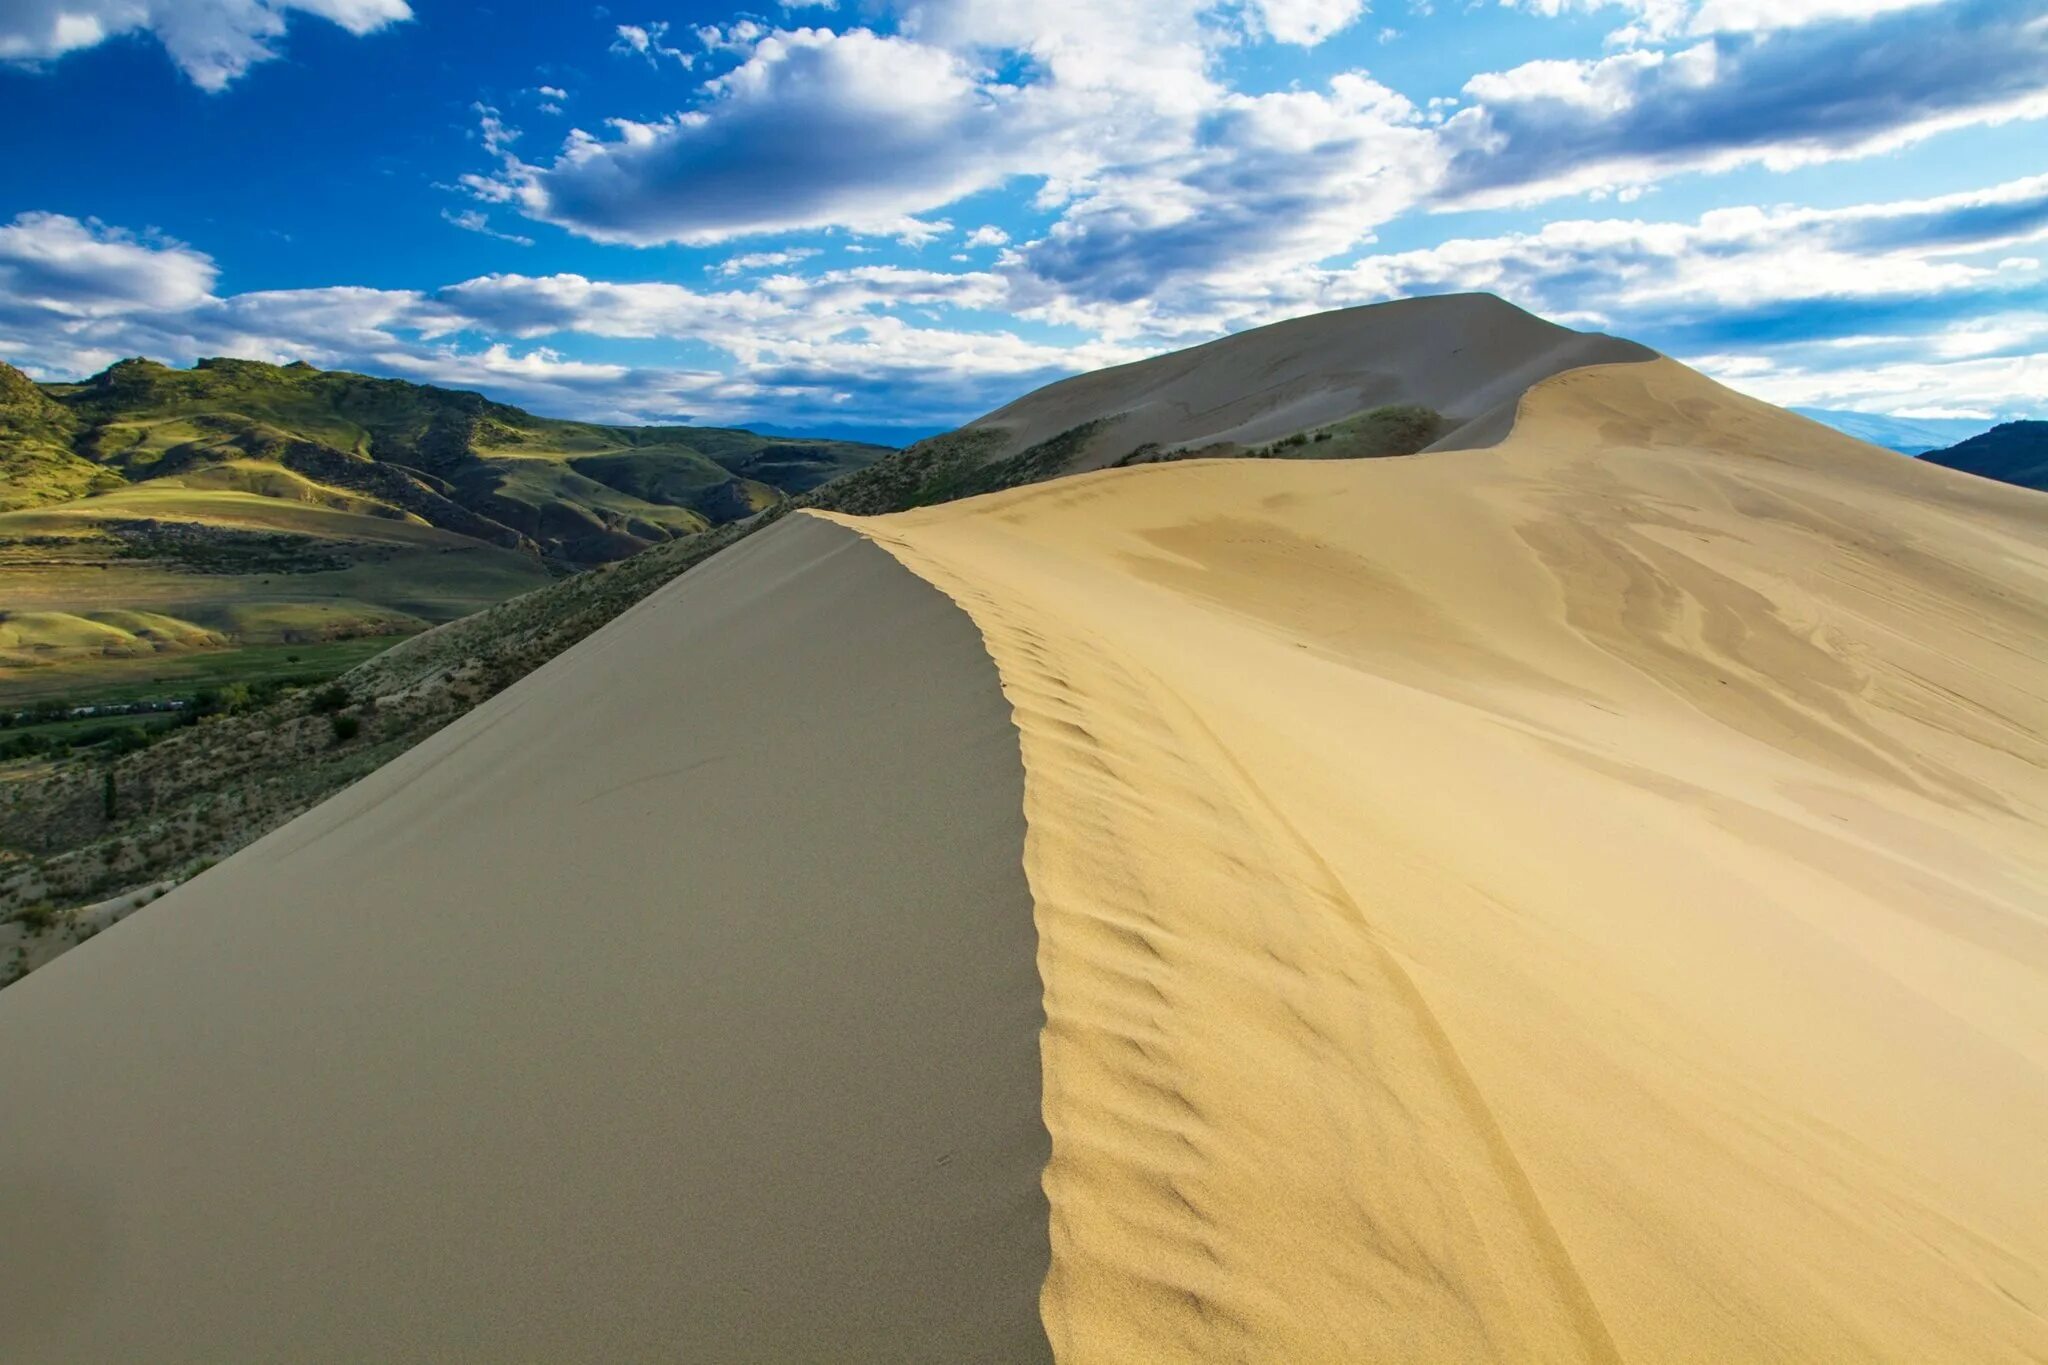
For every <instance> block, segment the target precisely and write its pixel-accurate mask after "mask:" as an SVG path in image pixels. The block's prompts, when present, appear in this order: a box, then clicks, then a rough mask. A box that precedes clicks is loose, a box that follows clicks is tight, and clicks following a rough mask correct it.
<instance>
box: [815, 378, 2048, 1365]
mask: <svg viewBox="0 0 2048 1365" xmlns="http://www.w3.org/2000/svg"><path fill="white" fill-rule="evenodd" d="M2044 506H2048V500H2043V499H2041V498H2038V497H2035V496H2034V495H2030V494H2024V493H2018V492H2014V491H2012V490H2006V489H2001V488H1996V487H1994V486H1992V485H1989V484H1983V483H1979V482H1976V481H1973V480H1968V479H1963V478H1958V477H1955V476H1952V475H1950V474H1948V473H1946V472H1945V471H1938V470H1926V469H1920V468H1917V467H1915V466H1913V465H1911V464H1909V463H1907V462H1905V461H1903V460H1899V459H1897V458H1896V457H1892V456H1889V455H1886V454H1882V453H1880V452H1878V451H1876V450H1874V449H1872V448H1870V447H1867V446H1863V445H1860V444H1858V443H1856V442H1853V441H1850V440H1848V439H1847V438H1843V437H1839V436H1836V435H1834V434H1833V433H1831V432H1828V431H1825V430H1824V429H1822V428H1820V427H1817V426H1814V425H1812V424H1810V423H1807V422H1804V421H1802V420H1800V419H1798V418H1794V417H1791V416H1789V415H1788V414H1785V413H1783V412H1780V411H1779V410H1777V409H1773V408H1769V407H1766V406H1764V405H1762V404H1758V403H1754V402H1752V401H1750V400H1748V399H1745V398H1742V397H1740V396H1738V395H1735V394H1732V393H1730V392H1728V391H1726V390H1724V389H1721V388H1719V387H1718V386H1716V385H1713V384H1711V383H1710V382H1709V381H1706V380H1704V379H1703V378H1701V377H1699V376H1698V375H1695V374H1693V373H1692V372H1690V371H1687V370H1685V369H1684V368H1683V367H1681V366H1678V365H1676V364H1674V363H1672V362H1669V361H1662V360H1659V361H1654V362H1650V363H1644V364H1628V365H1611V366H1603V367H1596V368H1590V369H1582V370H1578V371H1575V372H1571V373H1568V374H1565V375H1562V376H1560V377H1558V378H1555V379H1552V380H1549V381H1547V382H1545V383H1544V384H1542V385H1540V386H1538V387H1537V388H1535V389H1534V390H1532V391H1531V392H1530V394H1529V395H1528V396H1527V398H1526V399H1525V400H1524V403H1523V406H1522V409H1521V414H1520V419H1519V421H1518V422H1517V425H1516V427H1515V431H1514V434H1513V436H1512V438H1511V439H1510V440H1509V441H1508V442H1507V443H1506V444H1505V445H1504V446H1502V447H1500V448H1498V449H1495V450H1488V451H1480V452H1470V453H1461V454H1445V455H1432V456H1425V457H1421V458H1417V459H1412V460H1404V461H1379V462H1367V463H1347V464H1274V463H1266V462H1260V463H1233V462H1198V463H1193V464H1186V465H1175V466H1165V467H1153V468H1145V469H1135V470H1119V471H1112V472H1108V473H1104V474H1097V475H1090V476H1083V477H1081V478H1077V479H1071V480H1065V481H1062V482H1059V483H1056V484H1052V485H1047V486H1039V487H1032V488H1025V489H1019V490H1015V491H1013V492H1009V493H1004V494H999V495H995V496H992V497H988V498H983V499H978V500H975V501H973V502H970V503H965V504H959V505H955V506H950V507H942V508H935V509H930V510H926V511H920V512H914V513H907V514H904V515H901V516H895V517H886V518H879V519H874V520H867V521H859V520H850V521H848V523H847V524H849V525H851V526H853V527H854V528H855V529H857V530H859V531H861V532H862V533H863V534H865V535H867V536H869V537H871V538H872V539H874V540H875V541H876V542H878V543H879V544H881V545H883V546H884V547H886V548H887V549H889V550H890V551H891V552H892V553H893V554H895V555H896V556H897V557H898V558H899V559H900V560H901V561H902V562H903V563H904V564H905V565H907V566H908V567H910V568H911V569H912V570H914V571H915V572H916V573H918V574H920V575H922V576H923V577H925V578H926V579H928V580H929V581H931V582H932V583H934V584H936V585H938V586H939V587H941V588H942V589H944V590H945V591H946V592H948V593H950V594H951V595H952V596H953V597H954V598H955V600H957V601H958V602H959V603H960V604H961V605H962V606H963V607H964V608H965V609H966V610H967V611H968V612H969V613H970V614H971V615H972V616H973V618H974V620H975V622H976V623H977V624H978V625H979V626H980V627H981V630H982V632H983V634H984V637H985V638H986V640H987V641H988V644H989V647H990V650H991V652H992V653H993V654H994V656H995V658H996V661H997V664H998V666H999V668H1000V671H1001V674H1002V679H1003V684H1004V687H1005V690H1006V691H1007V692H1008V694H1009V696H1010V699H1011V701H1012V703H1013V705H1014V706H1015V709H1016V717H1017V722H1018V725H1019V728H1020V730H1021V732H1022V736H1023V752H1024V759H1025V769H1026V798H1025V806H1026V815H1027V820H1028V830H1027V836H1026V871H1027V874H1028V877H1029V879H1030V883H1031V888H1032V892H1033V895H1034V899H1035V902H1036V915H1037V920H1038V925H1039V968H1040V972H1041V975H1042V976H1043V980H1044V986H1045V1001H1046V1010H1047V1017H1048V1025H1047V1030H1046V1033H1045V1035H1044V1038H1043V1042H1042V1047H1043V1059H1044V1067H1045V1095H1044V1102H1045V1115H1046V1121H1047V1126H1048V1127H1049V1128H1050V1130H1051V1132H1052V1136H1053V1157H1052V1161H1051V1164H1050V1165H1049V1167H1048V1168H1047V1172H1046V1176H1045V1185H1046V1190H1047V1193H1048V1195H1049V1197H1050V1200H1051V1207H1052V1217H1053V1228H1052V1234H1053V1265H1052V1271H1051V1274H1050V1277H1049V1278H1048V1281H1047V1283H1046V1286H1045V1291H1044V1295H1043V1298H1042V1309H1043V1313H1044V1316H1045V1320H1046V1324H1047V1330H1048V1333H1049V1335H1050V1337H1051V1340H1052V1343H1053V1346H1054V1349H1055V1351H1056V1352H1057V1353H1058V1354H1059V1356H1060V1357H1061V1358H1062V1359H1064V1360H1067V1361H1093V1360H1134V1359H1166V1358H1196V1357H1200V1358H1212V1359H1222V1358H1257V1359H1264V1360H1297V1361H1298V1360H1315V1359H1339V1358H1342V1359H1354V1360H1355V1359H1400V1360H1477V1359H1485V1358H1495V1359H1503V1360H1516V1361H1526V1360H1538V1359H1542V1360H1563V1359H1595V1360H1598V1359H1613V1358H1615V1357H1617V1356H1619V1357H1623V1358H1627V1359H1632V1360H1681V1359H1682V1360H1704V1359H1723V1360H1735V1359H1741V1360H1766V1359H1770V1360H1833V1359H1855V1358H1871V1357H1888V1358H1892V1359H1899V1360H1920V1361H1927V1360H1973V1361H1990V1360H1999V1359H2018V1358H2035V1359H2038V1358H2041V1357H2042V1356H2043V1355H2044V1354H2048V1318H2044V1316H2043V1314H2044V1313H2048V1217H2044V1211H2048V1163H2044V1162H2043V1161H2042V1159H2041V1152H2042V1142H2043V1138H2044V1135H2048V1070H2044V1062H2048V975H2044V973H2048V913H2044V908H2048V838H2044V836H2043V827H2044V823H2048V818H2044V817H2048V781H2044V764H2048V743H2044V739H2043V735H2044V731H2048V659H2044V654H2048V651H2044V645H2043V641H2044V640H2048V610H2044V605H2043V604H2044V602H2048V534H2044V532H2043V525H2044V519H2043V515H2042V514H2043V510H2044Z"/></svg>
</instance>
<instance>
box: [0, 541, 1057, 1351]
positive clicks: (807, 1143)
mask: <svg viewBox="0 0 2048 1365" xmlns="http://www.w3.org/2000/svg"><path fill="white" fill-rule="evenodd" d="M681 714H688V715H690V716H692V717H693V718H695V720H696V722H697V723H694V724H691V725H677V724H674V723H673V718H674V717H675V716H677V715H681ZM1022 780H1023V778H1022V773H1021V771H1020V769H1019V767H1018V758H1017V743H1016V737H1015V731H1014V730H1013V729H1012V728H1011V726H1010V723H1009V719H1008V712H1007V708H1006V707H1005V706H1004V705H1003V701H1002V696H1001V693H1000V691H999V690H998V688H997V683H996V677H995V673H994V670H993V668H992V667H991V666H990V664H989V661H988V656H987V655H986V654H985V653H984V652H983V650H982V648H981V646H980V643H979V642H978V640H977V639H976V637H975V634H974V631H973V628H972V627H971V626H970V625H969V623H968V621H967V619H966V618H965V617H964V616H962V615H961V614H960V613H959V611H957V610H956V609H955V608H954V607H953V606H952V604H950V603H949V602H947V601H946V600H945V599H944V598H943V597H942V596H940V595H939V594H938V593H936V592H934V591H932V590H931V589H930V588H929V587H927V586H925V585H924V584H922V583H919V582H918V581H917V580H915V579H914V578H912V577H911V576H910V575H909V574H906V573H904V572H903V570H902V569H900V568H898V567H897V566H896V565H895V564H894V563H892V562H891V561H890V560H889V558H888V557H887V556H886V555H883V554H882V553H880V552H879V551H877V550H875V549H874V548H873V547H872V546H870V545H867V544H865V543H863V542H861V541H860V540H858V539H857V538H855V537H853V536H849V535H847V534H846V533H845V532H843V531H840V530H838V529H837V528H834V527H831V526H827V525H825V524H824V523H822V522H818V521H813V520H803V521H793V522H790V523H787V524H786V525H783V526H778V527H776V528H775V529H774V531H773V533H772V534H765V535H762V536H760V537H758V538H756V539H755V540H753V541H751V542H749V543H748V544H746V545H743V546H740V547H738V548H737V549H736V550H735V551H733V552H732V553H730V554H727V555H722V556H720V557H719V558H718V559H717V560H716V561H714V562H712V563H710V564H708V565H706V566H705V567H704V568H703V569H702V570H699V571H697V572H693V573H691V574H689V575H688V576H687V577H685V578H683V579H680V580H678V581H677V582H676V583H675V584H672V585H671V586H670V587H669V588H668V589H665V590H664V591H663V592H662V593H660V594H658V595H657V596H655V597H653V598H650V599H649V600H648V601H647V602H645V603H643V604H641V606H639V607H637V608H635V609H634V610H633V611H632V612H630V613H628V614H627V615H626V616H625V617H622V618H621V619H620V620H619V621H618V622H616V623H614V624H613V625H612V626H611V627H609V628H608V629H606V630H605V631H604V632H603V633H602V634H601V635H600V636H597V637H594V638H593V639H592V640H590V641H589V642H588V643H587V644H586V645H584V646H583V647H581V648H579V649H577V650H575V651H573V652H572V653H570V654H568V655H565V656H563V657H562V658H561V659H558V660H556V661H555V662H554V663H552V664H550V665H548V666H547V667H546V668H544V669H542V670H541V671H540V672H538V673H536V674H534V675H533V676H532V677H531V678H529V679H527V680H526V681H524V682H523V683H521V684H520V685H519V686H518V687H517V688H515V689H513V690H512V691H510V692H507V693H506V694H504V695H502V696H500V697H498V698H496V699H495V700H493V701H492V702H490V703H488V704H487V705H485V706H484V707H482V708H480V709H478V710H477V711H475V712H473V713H471V714H470V715H469V716H467V717H465V718H464V719H463V720H461V721H459V722H457V723H456V724H455V725H453V726H451V727H449V728H448V729H447V730H444V731H443V732H441V733H440V734H439V735H437V736H435V737H434V738H433V739H431V740H429V741H427V742H426V743H425V744H423V745H421V746H420V747H419V748H417V749H415V750H413V751H412V752H411V753H408V754H406V755H405V756H404V757H403V758H401V759H400V760H398V761H397V762H395V763H393V764H392V765H390V766H389V767H387V768H384V769H382V770H380V771H379V772H378V773H376V774H374V775H373V776H372V777H370V778H368V779H366V780H365V781H363V782H362V783H359V784H358V785H356V786H355V787H352V788H350V789H349V790H348V791H346V792H344V793H343V794H341V795H340V796H338V797H336V798H335V799H333V800H331V801H329V802H327V803H326V804H325V805H323V806H321V807H319V808H318V809H316V810H314V811H312V812H310V813H309V814H307V815H306V816H304V817H302V818H300V819H298V820H296V821H294V822H293V823H292V824H290V825H288V826H286V827H285V828H284V829H282V830H280V831H278V832H277V833H276V834H273V835H272V836H270V837H269V838H267V839H265V840H263V841H262V842H260V843H258V844H256V845H254V846H252V847H251V848H249V849H248V850H246V851H245V852H243V853H241V854H239V855H237V856H236V857H234V858H232V859H230V860H228V861H227V862H225V863H223V864H222V865H221V866H220V867H218V868H215V869H213V870H212V871H211V872H208V873H207V874H205V875H204V876H202V877H200V878H199V879H197V880H196V881H194V882H192V883H190V884H188V885H187V886H185V887H183V888H181V889H179V890H177V891H175V892H173V893H172V894H171V895H169V896H167V897H166V898H164V899H163V900H162V901H160V902H158V903H157V904H156V905H153V906H151V907H150V908H149V910H148V911H147V912H145V913H143V914H140V915H136V916H134V917H132V918H130V919H128V920H126V921H124V922H123V923H121V924H119V925H116V926H115V927H114V928H112V929H110V930H108V931H107V932H106V933H104V934H102V935H100V936H99V937H98V938H95V939H94V940H93V941H92V942H90V943H87V944H86V945H84V946H83V947H82V948H80V949H78V950H76V951H74V952H72V953H70V954H68V955H66V956H65V957H63V958H61V959H59V960H58V961H56V962H54V963H52V964H51V965H50V966H48V967H46V968H44V969H42V970H41V971H39V972H37V973H35V974H34V975H32V976H30V977H28V978H27V979H25V980H23V981H21V982H20V983H18V984H17V985H15V986H13V987H10V988H9V989H8V990H7V991H5V992H4V993H0V1097H4V1104H5V1110H6V1122H5V1123H4V1124H0V1359H4V1360H7V1361H9V1362H21V1361H35V1360H63V1361H88V1360H90V1361H116V1360H136V1361H142V1360H147V1361H167V1360H188V1361H206V1362H223V1361H256V1360H294V1361H302V1360H435V1361H445V1360H458V1359H460V1360H492V1361H499V1360H597V1359H604V1360H651V1359H674V1360H795V1359H827V1358H832V1357H835V1356H853V1357H858V1358H866V1359H882V1358H902V1357H905V1356H909V1357H914V1358H919V1359H930V1360H1002V1361H1010V1360H1020V1359H1022V1360H1028V1359H1032V1358H1034V1357H1041V1358H1042V1357H1043V1356H1044V1354H1045V1349H1046V1347H1045V1337H1044V1332H1043V1330H1042V1328H1041V1327H1040V1324H1039V1319H1038V1315H1037V1311H1036V1309H1037V1295H1038V1286H1039V1282H1040V1280H1041V1279H1042V1278H1043V1276H1044V1273H1045V1266H1046V1260H1047V1255H1048V1252H1047V1244H1046V1237H1047V1233H1046V1228H1047V1225H1048V1223H1047V1212H1046V1205H1045V1200H1044V1196H1043V1194H1042V1192H1041V1190H1040V1187H1039V1172H1040V1168H1041V1167H1042V1166H1043V1164H1044V1162H1045V1158H1046V1145H1045V1133H1044V1129H1043V1127H1042V1125H1041V1124H1040V1122H1039V1101H1038V1069H1039V1068H1038V1046H1037V1038H1038V1030H1039V1027H1040V1023H1041V1014H1040V1011H1039V993H1038V985H1037V979H1036V975H1035V973H1034V972H1033V969H1032V935H1031V919H1030V907H1029V902H1028V900H1027V896H1026V891H1025V886H1024V881H1023V876H1022V873H1021V871H1020V857H1021V844H1022V838H1023V829H1022V822H1021V819H1020V815H1019V810H1020V805H1021V791H1022Z"/></svg>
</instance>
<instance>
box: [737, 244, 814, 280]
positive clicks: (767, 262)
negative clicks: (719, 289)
mask: <svg viewBox="0 0 2048 1365" xmlns="http://www.w3.org/2000/svg"><path fill="white" fill-rule="evenodd" d="M817 254H818V249H817V248H816V247H792V248H790V249H789V250H787V251H749V252H746V253H745V254H743V255H739V256H728V257H726V258H725V259H724V260H722V261H720V262H719V263H718V264H717V265H715V266H713V267H712V268H711V269H712V273H713V274H716V275H725V276H728V277H729V276H733V275H741V274H746V273H748V272H751V271H755V270H773V269H775V268H776V267H778V266H785V265H795V264H796V263H797V262H799V261H807V260H809V259H810V258H811V257H813V256H815V255H817Z"/></svg>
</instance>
